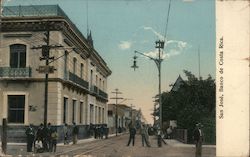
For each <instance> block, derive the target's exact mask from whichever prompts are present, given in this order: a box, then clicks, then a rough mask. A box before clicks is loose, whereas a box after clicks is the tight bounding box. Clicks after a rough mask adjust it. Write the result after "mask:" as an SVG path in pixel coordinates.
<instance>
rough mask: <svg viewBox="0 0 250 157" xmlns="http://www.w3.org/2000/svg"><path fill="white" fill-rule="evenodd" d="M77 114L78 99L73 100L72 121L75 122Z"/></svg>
mask: <svg viewBox="0 0 250 157" xmlns="http://www.w3.org/2000/svg"><path fill="white" fill-rule="evenodd" d="M75 116H76V100H73V104H72V123H73V122H75Z"/></svg>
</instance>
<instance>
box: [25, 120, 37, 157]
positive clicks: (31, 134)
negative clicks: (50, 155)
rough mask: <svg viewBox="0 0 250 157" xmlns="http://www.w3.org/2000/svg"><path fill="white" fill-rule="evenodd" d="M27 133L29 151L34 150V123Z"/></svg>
mask: <svg viewBox="0 0 250 157" xmlns="http://www.w3.org/2000/svg"><path fill="white" fill-rule="evenodd" d="M25 134H26V136H27V152H32V146H33V144H34V141H35V130H34V128H33V125H32V124H30V125H29V127H28V128H27V129H26V131H25Z"/></svg>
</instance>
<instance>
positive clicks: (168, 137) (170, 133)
mask: <svg viewBox="0 0 250 157" xmlns="http://www.w3.org/2000/svg"><path fill="white" fill-rule="evenodd" d="M172 133H173V130H172V126H169V127H168V128H167V139H172Z"/></svg>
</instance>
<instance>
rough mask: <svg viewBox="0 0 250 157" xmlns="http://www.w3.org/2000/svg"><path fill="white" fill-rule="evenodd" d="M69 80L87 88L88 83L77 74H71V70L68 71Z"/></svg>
mask: <svg viewBox="0 0 250 157" xmlns="http://www.w3.org/2000/svg"><path fill="white" fill-rule="evenodd" d="M69 80H70V81H72V82H74V83H76V84H78V85H80V86H82V87H84V88H86V89H89V83H88V82H87V81H85V80H83V79H82V78H80V77H78V76H77V75H75V74H73V73H72V72H69Z"/></svg>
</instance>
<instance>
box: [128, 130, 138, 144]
mask: <svg viewBox="0 0 250 157" xmlns="http://www.w3.org/2000/svg"><path fill="white" fill-rule="evenodd" d="M135 134H136V129H135V128H134V127H130V128H129V141H128V144H127V146H129V145H130V142H131V140H133V141H132V142H133V143H132V144H133V146H134V144H135Z"/></svg>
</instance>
